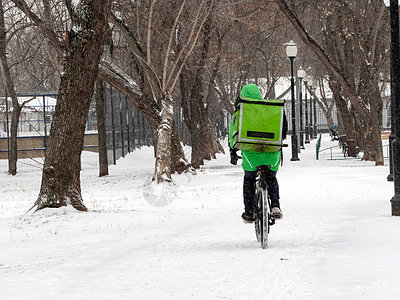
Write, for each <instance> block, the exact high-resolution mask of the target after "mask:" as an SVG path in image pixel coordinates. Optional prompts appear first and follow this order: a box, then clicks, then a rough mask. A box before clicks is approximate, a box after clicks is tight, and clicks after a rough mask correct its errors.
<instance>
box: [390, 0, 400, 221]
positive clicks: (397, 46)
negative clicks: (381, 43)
mask: <svg viewBox="0 0 400 300" xmlns="http://www.w3.org/2000/svg"><path fill="white" fill-rule="evenodd" d="M390 32H391V42H390V56H391V59H390V63H391V71H392V72H391V79H390V86H391V88H390V92H391V96H390V99H391V105H392V106H393V109H392V116H391V117H392V120H393V119H394V120H393V122H392V133H393V131H394V140H393V141H392V143H391V146H392V156H393V157H392V162H393V180H394V196H393V198H392V199H391V200H390V202H391V203H392V216H400V38H399V1H398V0H390ZM393 112H394V114H393ZM393 125H394V126H393Z"/></svg>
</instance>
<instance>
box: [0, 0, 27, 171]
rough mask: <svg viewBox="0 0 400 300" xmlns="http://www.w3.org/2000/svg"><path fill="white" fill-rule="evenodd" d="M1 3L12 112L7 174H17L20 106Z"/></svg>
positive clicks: (0, 45) (1, 45)
mask: <svg viewBox="0 0 400 300" xmlns="http://www.w3.org/2000/svg"><path fill="white" fill-rule="evenodd" d="M2 2H3V1H2V0H0V61H1V65H2V67H3V73H4V77H5V80H6V86H7V91H8V93H9V94H10V97H11V100H12V104H13V112H12V117H11V136H10V149H9V153H8V174H10V175H15V174H17V159H18V155H17V151H18V148H17V134H18V122H19V116H20V114H21V110H22V106H20V105H19V103H18V98H17V94H16V92H15V89H14V81H13V79H12V77H11V72H10V68H9V66H8V62H7V39H6V30H5V23H4V10H3V3H2Z"/></svg>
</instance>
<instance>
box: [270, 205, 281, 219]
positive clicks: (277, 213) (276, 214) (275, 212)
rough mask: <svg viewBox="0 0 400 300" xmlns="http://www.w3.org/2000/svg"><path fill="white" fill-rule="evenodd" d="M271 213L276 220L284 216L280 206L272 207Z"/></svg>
mask: <svg viewBox="0 0 400 300" xmlns="http://www.w3.org/2000/svg"><path fill="white" fill-rule="evenodd" d="M271 215H272V217H273V218H274V219H275V220H280V219H282V218H283V214H282V211H281V209H280V208H279V207H272V208H271Z"/></svg>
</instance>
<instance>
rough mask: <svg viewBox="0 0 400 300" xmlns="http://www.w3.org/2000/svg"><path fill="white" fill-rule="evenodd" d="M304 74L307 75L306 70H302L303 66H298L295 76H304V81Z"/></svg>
mask: <svg viewBox="0 0 400 300" xmlns="http://www.w3.org/2000/svg"><path fill="white" fill-rule="evenodd" d="M306 76H307V73H306V71H304V70H303V68H302V67H300V69H299V70H298V71H297V77H299V79H303V78H304V81H305V80H306Z"/></svg>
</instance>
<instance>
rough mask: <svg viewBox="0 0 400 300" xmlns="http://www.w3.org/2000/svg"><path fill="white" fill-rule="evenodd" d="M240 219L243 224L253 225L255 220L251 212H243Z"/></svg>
mask: <svg viewBox="0 0 400 300" xmlns="http://www.w3.org/2000/svg"><path fill="white" fill-rule="evenodd" d="M242 219H243V222H245V223H253V222H254V221H255V220H256V218H255V217H254V215H253V212H251V211H245V212H244V213H243V214H242Z"/></svg>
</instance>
